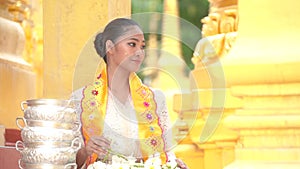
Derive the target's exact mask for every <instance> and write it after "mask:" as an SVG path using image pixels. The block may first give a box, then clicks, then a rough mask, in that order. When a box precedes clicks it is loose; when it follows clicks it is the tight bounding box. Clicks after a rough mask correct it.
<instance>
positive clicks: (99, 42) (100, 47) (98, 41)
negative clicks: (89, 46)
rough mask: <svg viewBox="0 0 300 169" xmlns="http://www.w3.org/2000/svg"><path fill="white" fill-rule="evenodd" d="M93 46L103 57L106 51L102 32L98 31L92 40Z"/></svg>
mask: <svg viewBox="0 0 300 169" xmlns="http://www.w3.org/2000/svg"><path fill="white" fill-rule="evenodd" d="M94 46H95V49H96V52H97V53H98V55H100V56H101V57H102V58H104V57H105V56H106V51H105V45H104V41H103V33H98V34H97V35H96V38H95V40H94Z"/></svg>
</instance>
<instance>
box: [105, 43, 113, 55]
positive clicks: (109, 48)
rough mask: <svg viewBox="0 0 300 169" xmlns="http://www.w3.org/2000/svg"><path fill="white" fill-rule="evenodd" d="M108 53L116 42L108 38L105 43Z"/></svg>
mask: <svg viewBox="0 0 300 169" xmlns="http://www.w3.org/2000/svg"><path fill="white" fill-rule="evenodd" d="M105 46H106V53H109V52H111V49H112V48H113V47H114V43H113V42H112V41H111V40H107V41H106V43H105Z"/></svg>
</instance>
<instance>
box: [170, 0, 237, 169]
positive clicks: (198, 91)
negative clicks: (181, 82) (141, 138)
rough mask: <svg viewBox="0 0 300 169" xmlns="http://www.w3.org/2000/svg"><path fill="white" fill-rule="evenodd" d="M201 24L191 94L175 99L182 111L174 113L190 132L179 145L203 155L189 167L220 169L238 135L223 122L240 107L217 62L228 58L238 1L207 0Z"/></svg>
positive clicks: (231, 157) (228, 160) (231, 154)
mask: <svg viewBox="0 0 300 169" xmlns="http://www.w3.org/2000/svg"><path fill="white" fill-rule="evenodd" d="M201 22H202V23H203V29H202V39H200V40H199V41H198V43H197V45H196V46H195V50H194V54H193V58H192V61H193V63H194V64H195V69H194V70H193V71H192V72H191V73H190V83H191V90H190V92H189V93H187V94H181V95H176V96H175V97H174V102H179V101H180V97H182V101H183V106H182V107H180V106H178V105H177V106H175V107H174V109H175V110H176V111H177V112H179V113H180V117H182V121H183V123H184V122H185V123H186V125H185V127H186V130H189V133H188V134H187V138H185V139H183V140H182V142H183V143H186V144H190V145H196V146H197V148H198V149H199V150H200V151H201V152H202V154H201V156H200V157H201V158H200V159H201V160H199V158H198V159H194V160H193V161H192V162H191V166H195V167H196V166H197V168H204V169H212V168H213V169H222V168H223V167H225V166H226V165H228V164H230V163H231V162H232V161H234V159H235V153H234V146H235V143H236V141H237V133H236V132H235V131H232V130H230V129H228V128H227V126H225V124H224V119H225V118H226V117H228V116H230V115H231V114H233V112H234V111H235V110H236V109H238V108H240V107H241V106H242V102H241V100H240V99H239V98H236V97H233V96H232V95H231V94H230V89H229V88H228V87H227V86H226V79H225V76H224V72H223V68H222V65H221V63H220V62H219V59H220V58H226V57H227V56H226V55H227V54H228V52H229V51H230V49H231V47H232V46H233V45H234V42H235V39H236V36H237V23H238V16H237V0H210V9H209V15H208V16H207V17H205V18H203V19H202V20H201ZM181 126H183V125H181ZM179 135H180V134H179Z"/></svg>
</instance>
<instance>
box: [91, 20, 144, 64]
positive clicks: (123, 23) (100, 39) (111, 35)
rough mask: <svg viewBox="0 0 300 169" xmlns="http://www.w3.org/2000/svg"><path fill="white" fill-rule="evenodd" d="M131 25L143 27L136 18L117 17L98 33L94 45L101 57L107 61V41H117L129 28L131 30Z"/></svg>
mask: <svg viewBox="0 0 300 169" xmlns="http://www.w3.org/2000/svg"><path fill="white" fill-rule="evenodd" d="M131 26H138V27H139V28H141V27H140V25H139V24H138V23H137V22H135V21H134V20H131V19H126V18H117V19H114V20H112V21H111V22H110V23H108V24H107V25H106V27H105V29H104V31H103V32H100V33H98V34H97V35H96V38H95V40H94V46H95V49H96V51H97V53H98V55H100V57H102V58H103V59H104V61H105V62H106V46H105V44H106V41H107V40H111V41H112V42H113V43H115V42H116V40H117V39H118V38H119V37H120V36H122V35H124V34H125V33H126V32H127V31H128V30H130V28H131Z"/></svg>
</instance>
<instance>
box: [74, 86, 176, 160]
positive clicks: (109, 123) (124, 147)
mask: <svg viewBox="0 0 300 169" xmlns="http://www.w3.org/2000/svg"><path fill="white" fill-rule="evenodd" d="M82 90H83V89H79V90H77V91H75V92H74V93H73V95H72V98H71V99H73V100H75V101H76V102H78V103H80V101H81V99H82V97H83V95H82ZM152 90H153V93H154V99H155V101H156V104H157V114H158V116H159V118H160V122H161V127H162V129H163V133H164V134H163V138H164V139H165V144H166V150H167V152H168V153H167V155H168V158H169V159H173V158H176V157H175V155H174V153H172V152H171V151H170V150H171V148H172V128H171V124H170V120H169V114H168V110H167V105H166V98H165V96H164V94H163V93H162V92H161V91H160V90H157V89H152ZM77 112H78V113H79V114H78V117H80V113H81V112H82V111H81V106H80V104H79V105H77ZM103 135H104V137H106V138H107V139H110V140H111V141H112V142H111V149H112V150H113V151H115V152H118V153H121V154H123V155H125V156H134V157H141V152H140V149H139V141H138V123H137V121H136V114H135V110H134V106H133V101H132V98H131V96H129V97H128V99H127V101H126V102H125V103H121V102H120V101H119V100H118V99H117V98H116V97H115V96H114V95H113V94H112V92H110V91H109V94H108V100H107V112H106V116H105V124H104V129H103Z"/></svg>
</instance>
